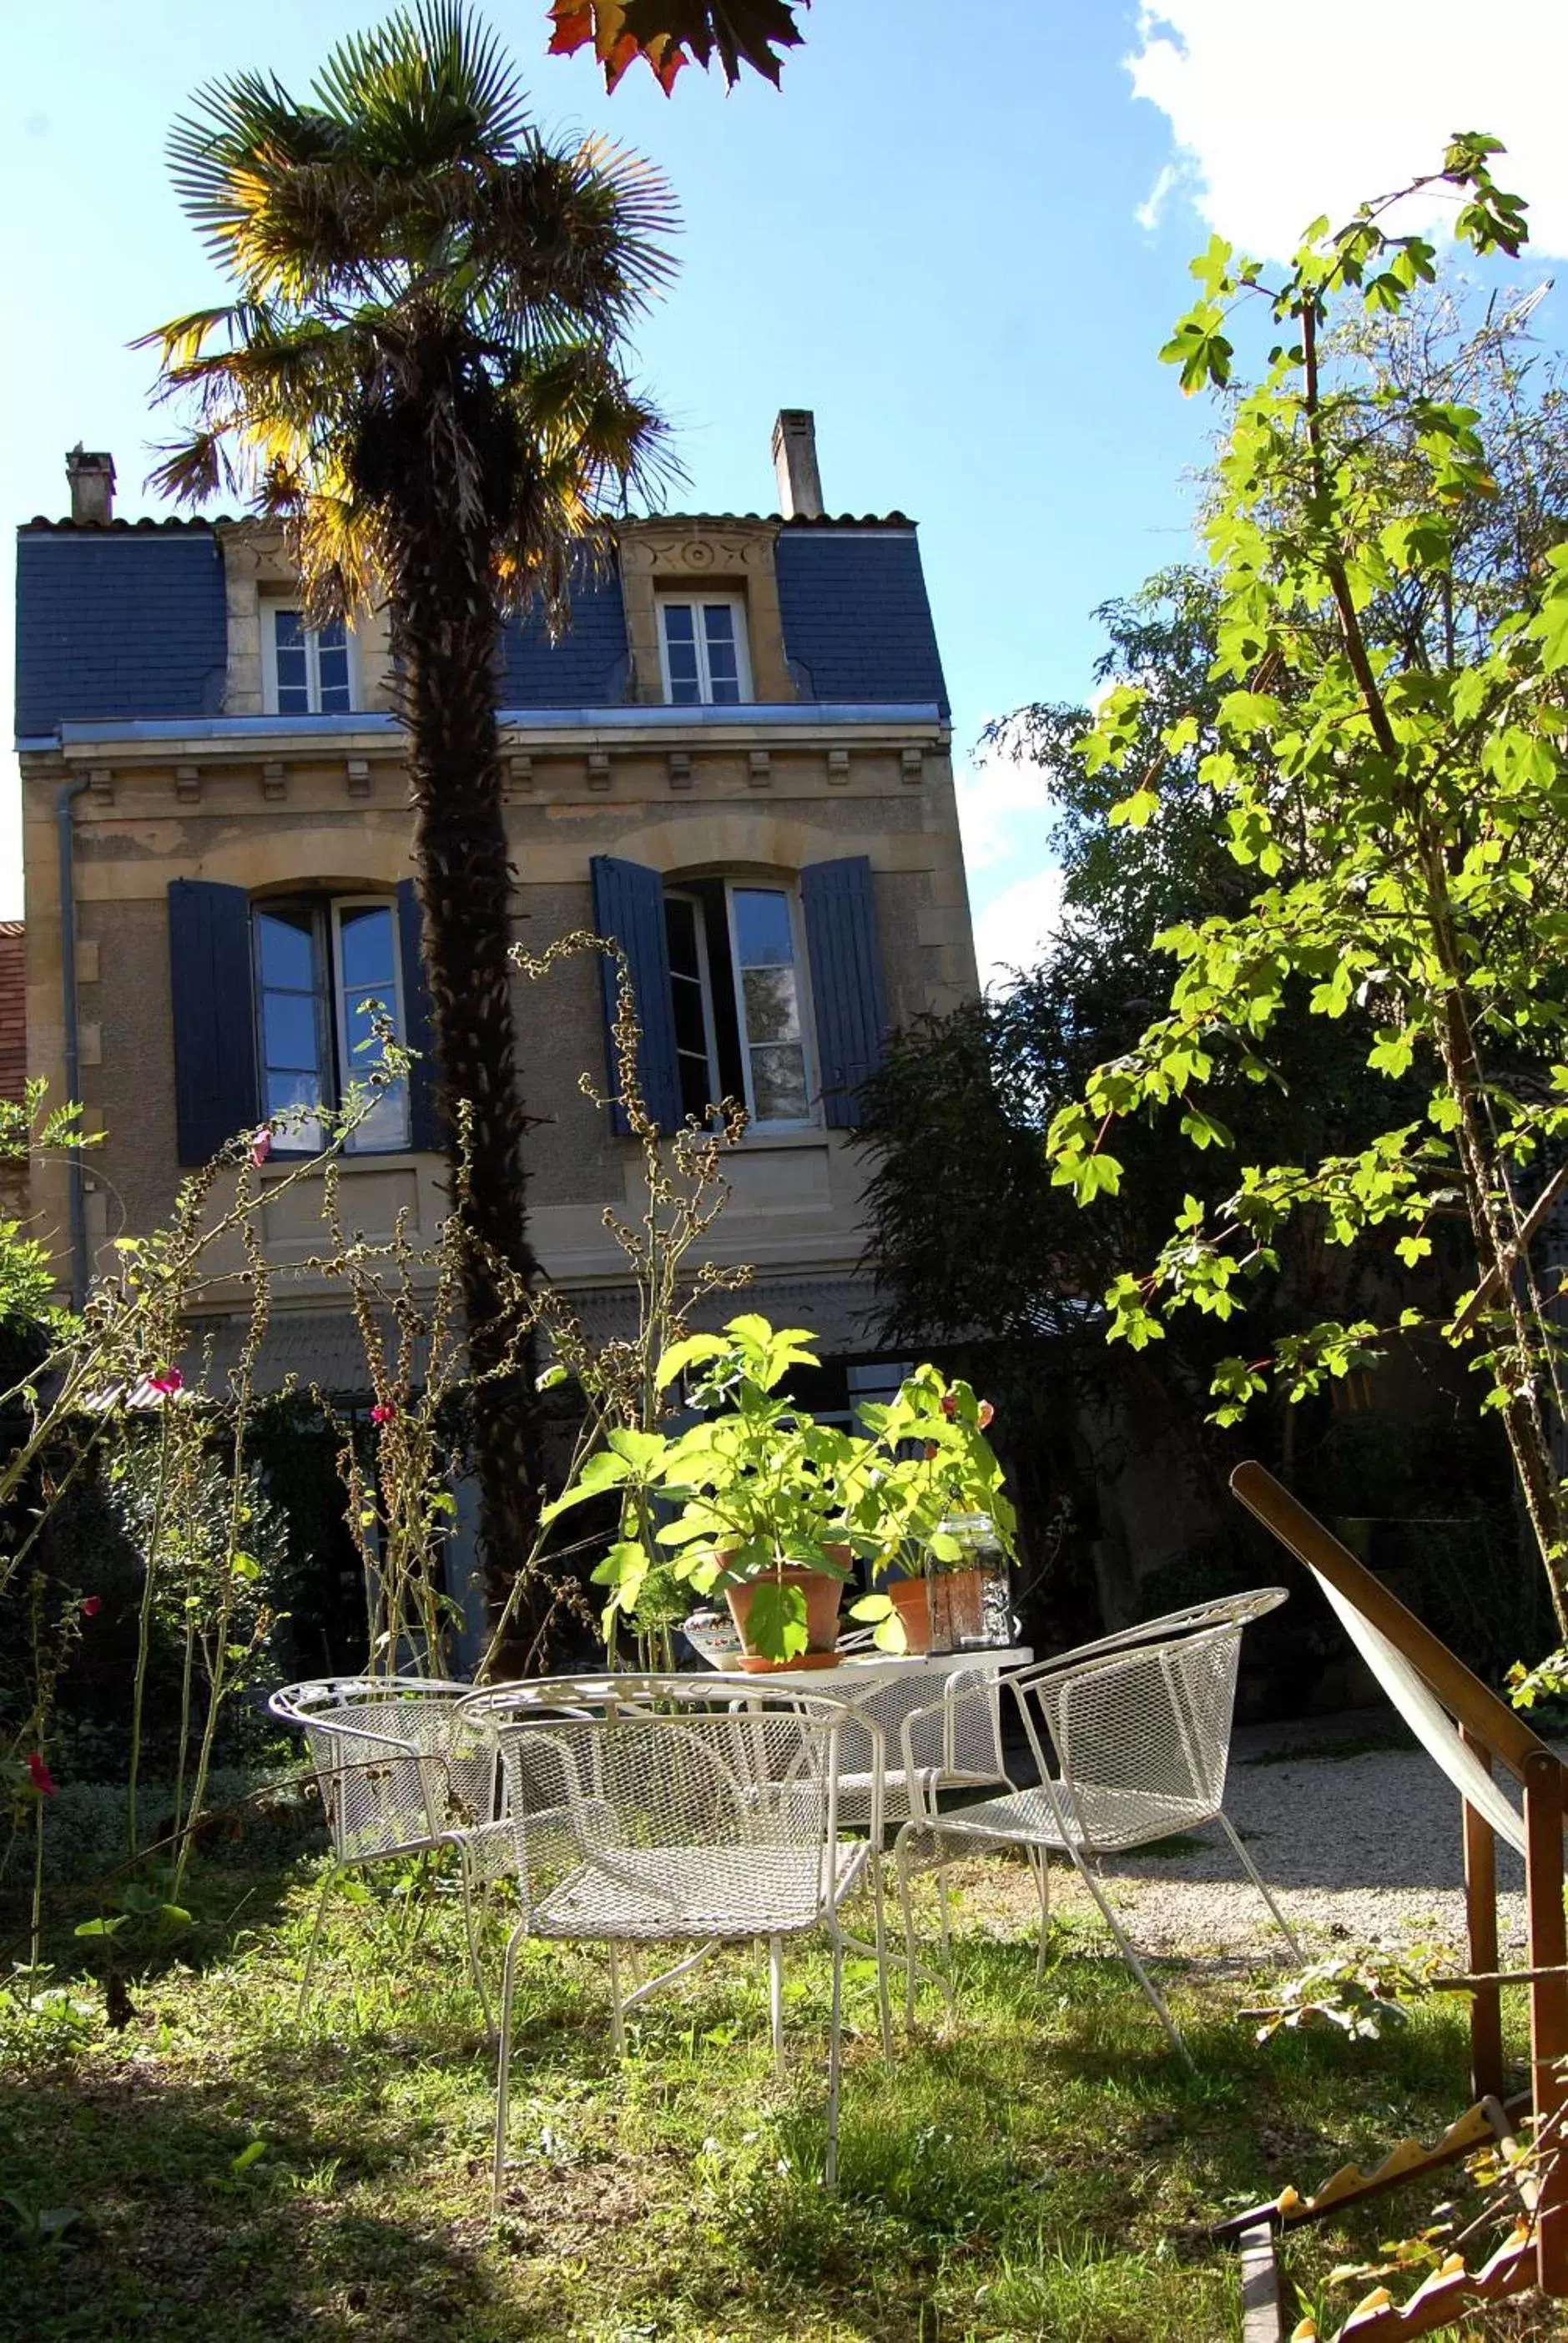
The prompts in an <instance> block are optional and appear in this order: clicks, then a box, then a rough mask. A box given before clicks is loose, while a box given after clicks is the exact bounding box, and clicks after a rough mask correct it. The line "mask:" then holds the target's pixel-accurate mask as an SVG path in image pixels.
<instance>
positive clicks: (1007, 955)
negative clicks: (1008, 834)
mask: <svg viewBox="0 0 1568 2343" xmlns="http://www.w3.org/2000/svg"><path fill="white" fill-rule="evenodd" d="M1060 909H1061V873H1060V870H1056V869H1055V868H1054V867H1053V866H1052V865H1050V864H1047V865H1046V867H1045V868H1044V869H1043V870H1035V871H1032V872H1031V873H1030V876H1029V877H1028V878H1027V879H1019V880H1015V881H1014V882H1013V884H1012V885H1011V886H1010V887H1004V888H1003V889H1002V890H1001V892H1000V894H999V895H993V896H992V897H991V899H990V901H989V902H988V903H985V904H983V905H982V906H981V908H980V910H978V911H977V912H976V913H975V923H974V927H975V958H976V960H978V961H979V963H980V982H981V984H982V985H983V986H984V987H985V989H986V990H987V991H1000V990H1006V988H1007V986H1008V983H1009V981H1010V973H1011V971H1012V970H1015V969H1027V968H1032V967H1033V966H1034V965H1035V963H1036V961H1037V960H1039V959H1040V947H1041V946H1042V944H1043V943H1044V941H1045V939H1046V937H1047V936H1048V934H1049V933H1050V930H1051V928H1052V927H1053V926H1054V925H1055V922H1056V919H1057V915H1058V913H1059V912H1060Z"/></svg>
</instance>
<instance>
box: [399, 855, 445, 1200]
mask: <svg viewBox="0 0 1568 2343" xmlns="http://www.w3.org/2000/svg"><path fill="white" fill-rule="evenodd" d="M423 936H424V922H423V920H422V918H421V915H420V910H419V895H418V890H417V888H416V887H415V884H414V881H413V880H412V879H400V880H398V881H397V951H398V959H399V970H398V972H399V974H400V975H401V977H402V979H403V1039H404V1041H405V1042H406V1043H407V1046H408V1048H409V1049H410V1050H413V1051H416V1052H417V1055H416V1058H415V1061H414V1064H413V1067H412V1068H411V1070H410V1071H409V1075H408V1144H409V1146H410V1147H412V1148H414V1149H415V1150H417V1152H418V1153H420V1154H422V1155H439V1154H441V1153H443V1152H444V1151H445V1149H446V1145H447V1125H446V1119H445V1117H444V1116H443V1114H442V1112H441V1106H440V1089H441V1071H440V1068H439V1067H438V1066H437V1063H436V1028H435V1024H434V1021H433V1020H432V1017H431V1013H430V988H429V985H428V984H427V982H426V980H425V955H424V951H423V949H422V940H423Z"/></svg>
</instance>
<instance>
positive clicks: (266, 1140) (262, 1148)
mask: <svg viewBox="0 0 1568 2343" xmlns="http://www.w3.org/2000/svg"><path fill="white" fill-rule="evenodd" d="M271 1153H272V1133H271V1131H268V1129H267V1127H266V1123H265V1122H264V1123H263V1124H262V1126H261V1128H260V1130H259V1131H252V1132H251V1134H250V1160H251V1161H252V1162H253V1163H254V1164H255V1165H256V1170H257V1171H258V1172H259V1171H260V1169H261V1167H262V1165H263V1164H264V1163H265V1162H266V1159H267V1157H268V1156H269V1155H270V1154H271Z"/></svg>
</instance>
